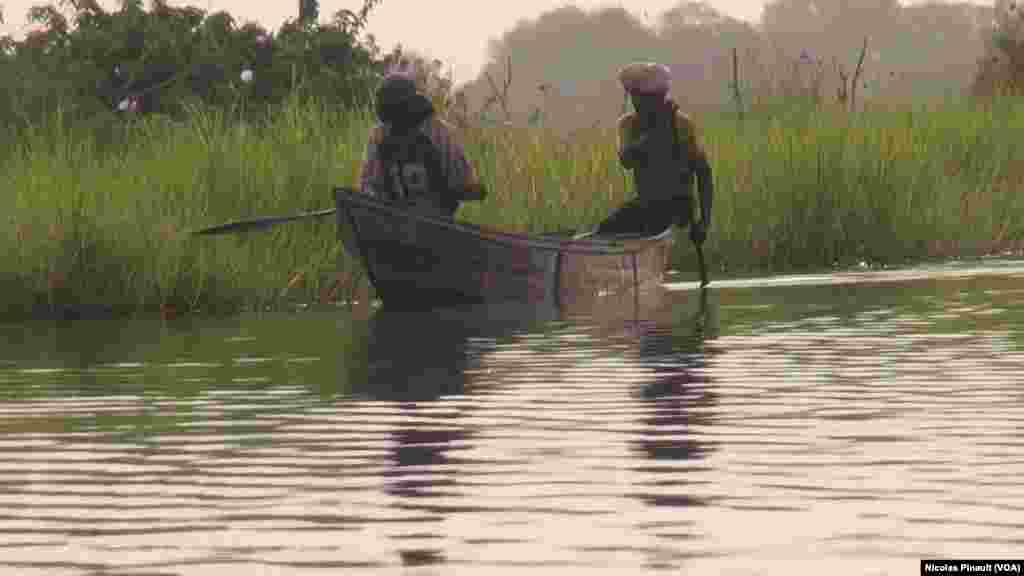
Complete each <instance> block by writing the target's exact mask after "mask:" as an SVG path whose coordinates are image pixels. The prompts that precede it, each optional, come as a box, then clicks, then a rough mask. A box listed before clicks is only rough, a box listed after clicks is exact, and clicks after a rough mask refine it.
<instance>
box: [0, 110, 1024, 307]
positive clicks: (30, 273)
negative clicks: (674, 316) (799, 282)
mask: <svg viewBox="0 0 1024 576" xmlns="http://www.w3.org/2000/svg"><path fill="white" fill-rule="evenodd" d="M696 120H697V122H698V124H699V126H700V127H701V139H702V141H703V142H704V145H705V147H706V149H707V150H708V153H709V155H710V157H711V162H712V167H713V169H714V174H715V187H716V198H715V210H714V223H713V228H712V231H711V234H710V237H709V240H708V244H707V256H708V261H709V263H710V264H711V265H712V267H713V268H714V269H715V270H716V274H717V275H718V276H721V275H722V274H731V273H739V272H746V271H753V270H757V271H785V270H794V269H815V268H822V267H829V266H833V265H836V264H839V265H846V264H849V263H853V262H858V261H862V260H867V261H872V262H880V263H895V262H899V261H903V260H905V259H914V258H924V257H931V256H950V255H954V254H980V253H985V252H992V251H998V250H1003V249H1008V248H1020V247H1022V244H1021V241H1022V240H1024V216H1022V214H1024V211H1022V210H1021V209H1022V208H1024V205H1022V201H1021V199H1020V195H1019V192H1020V190H1021V187H1022V183H1024V151H1018V149H1019V148H1018V147H1017V146H1016V145H1015V143H1016V140H1017V139H1018V135H1019V134H1020V133H1021V131H1022V128H1024V104H1022V102H1021V101H1020V99H1009V98H1007V99H1002V100H998V101H996V102H994V103H992V104H991V105H989V106H985V107H980V106H974V105H971V104H969V103H966V102H947V103H944V104H942V105H941V106H938V107H933V108H926V107H923V106H922V107H916V108H911V107H906V106H904V107H902V108H900V109H894V110H885V109H873V110H868V111H864V112H859V113H856V114H847V113H844V112H842V111H839V110H833V109H823V108H799V107H797V108H793V107H781V106H780V107H774V108H772V107H769V108H766V109H765V110H764V111H761V112H760V113H758V114H755V115H750V114H748V115H747V116H746V117H745V118H744V120H743V121H740V120H738V119H737V118H735V117H732V116H729V115H721V116H708V117H697V118H696ZM372 123H373V118H372V115H371V113H370V112H369V111H366V110H360V111H339V110H335V109H332V108H330V107H328V106H325V105H323V104H320V103H316V102H306V103H303V102H299V101H298V100H293V101H291V102H289V103H288V105H287V106H286V107H285V108H284V109H283V110H281V111H280V113H279V114H278V115H276V116H275V117H274V118H273V119H272V120H271V121H270V123H269V124H267V125H266V126H249V127H244V126H242V127H240V126H238V125H236V124H235V123H233V122H231V121H230V119H228V118H225V117H223V116H221V115H218V114H215V113H204V112H196V113H195V114H193V115H192V116H191V117H190V119H189V120H188V121H187V122H185V123H173V122H170V121H167V120H161V119H148V120H144V121H140V122H138V123H136V124H134V125H133V126H132V127H131V128H129V129H127V130H124V131H116V130H115V131H112V130H96V129H94V128H89V129H77V128H75V127H73V126H72V127H69V126H68V125H67V123H66V122H62V121H60V119H59V118H54V119H53V121H52V122H49V123H47V124H46V125H44V126H39V127H36V128H34V129H32V130H29V131H27V132H25V133H23V134H21V135H20V136H19V137H18V139H17V140H16V141H11V140H8V141H6V142H4V143H3V144H2V145H0V154H3V156H0V174H2V175H3V176H0V178H2V180H0V182H2V186H0V213H2V214H4V215H5V216H0V222H2V223H3V231H2V232H0V244H2V245H3V246H2V250H0V290H2V293H3V297H2V299H3V310H2V312H0V316H3V317H19V316H24V315H27V314H30V313H31V312H32V311H33V310H39V309H45V308H47V307H51V306H56V305H61V304H75V305H99V306H107V307H111V308H114V309H115V310H117V311H123V312H134V311H143V312H145V311H155V310H159V309H161V307H166V306H173V307H175V308H177V309H179V310H181V309H189V310H192V309H202V310H237V309H239V308H241V307H251V306H263V305H267V304H271V303H276V302H280V301H281V300H282V298H284V299H292V298H294V299H299V300H306V301H308V300H311V299H315V298H317V297H319V295H320V293H321V292H322V291H323V289H324V288H325V287H326V286H327V285H328V284H329V283H330V282H331V281H332V280H333V278H332V276H333V275H334V273H335V272H336V271H340V272H343V273H346V274H348V273H351V272H353V271H357V267H356V266H354V264H353V262H352V260H351V259H349V258H348V256H347V255H346V254H344V252H343V251H342V250H341V248H340V246H339V244H338V242H337V241H336V235H335V229H334V224H333V221H331V220H326V221H323V222H310V223H300V224H290V225H283V226H279V227H277V228H274V229H273V230H271V231H267V232H256V233H251V234H247V235H242V236H235V237H212V238H211V237H190V236H188V235H187V233H186V232H187V231H188V230H190V229H195V228H199V227H203V226H207V225H212V224H216V223H219V222H222V221H226V220H233V219H237V218H245V217H257V216H266V215H278V214H288V213H293V212H299V211H304V210H312V209H317V208H324V207H327V206H330V205H331V202H332V198H331V195H330V192H331V189H332V188H333V187H334V186H336V185H343V184H352V183H355V182H356V180H357V177H358V172H359V164H360V161H361V158H362V155H363V149H364V146H365V142H366V135H367V132H368V130H369V128H370V127H371V126H372ZM101 134H102V136H101ZM111 134H117V135H119V136H118V138H119V141H118V142H116V143H113V144H112V143H111V142H110V141H109V140H110V139H111ZM461 137H462V138H463V140H464V141H465V143H466V146H467V151H468V154H469V156H470V159H471V161H472V162H473V164H474V165H475V166H476V167H477V169H478V171H479V173H480V175H481V178H482V179H483V181H484V182H485V184H486V185H487V187H488V189H489V190H490V191H491V194H490V196H489V197H488V198H487V199H486V200H485V201H484V202H480V203H467V204H465V205H464V207H463V208H462V210H461V212H460V217H461V218H465V219H467V220H470V221H473V222H477V223H481V224H488V225H491V226H498V227H504V228H508V229H512V230H519V231H531V232H539V231H551V230H556V229H565V228H576V229H580V228H585V227H589V226H593V225H594V224H596V223H597V222H599V221H600V220H601V218H603V217H604V216H606V215H607V214H608V213H609V212H610V210H612V209H613V208H614V207H615V206H618V205H619V204H621V203H622V202H624V201H625V200H626V199H627V198H628V197H629V196H630V195H631V194H632V192H631V183H630V179H629V177H628V173H626V172H624V171H623V170H622V169H621V168H620V167H619V166H618V163H617V157H616V151H615V134H614V131H613V130H612V129H610V128H608V129H605V128H594V129H591V130H587V131H582V132H578V133H576V134H575V135H574V137H573V138H571V139H570V140H563V139H562V137H560V136H559V135H557V134H555V133H553V132H549V131H546V130H544V129H536V128H508V129H504V128H476V129H470V130H467V131H465V132H463V133H461ZM691 254H692V248H691V247H690V245H689V243H688V242H687V241H686V240H685V234H680V235H679V242H678V243H677V250H676V254H675V256H674V257H675V263H674V264H675V266H676V267H677V268H678V269H680V270H692V269H693V267H694V266H693V262H692V261H693V258H692V256H691ZM341 296H342V297H345V294H344V291H342V294H341Z"/></svg>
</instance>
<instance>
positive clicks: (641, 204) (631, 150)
mask: <svg viewBox="0 0 1024 576" xmlns="http://www.w3.org/2000/svg"><path fill="white" fill-rule="evenodd" d="M619 80H620V81H621V82H622V86H623V88H625V90H626V92H627V93H628V94H629V97H630V100H632V102H633V108H634V109H635V110H636V112H634V113H629V114H626V115H624V116H622V117H621V118H620V119H619V125H618V128H619V142H618V144H619V160H620V162H621V163H622V167H623V168H625V169H627V170H631V171H632V172H633V183H634V187H635V188H636V192H637V197H636V198H634V199H633V200H630V201H629V202H627V203H626V204H624V205H623V206H621V207H619V209H618V210H616V211H615V212H614V213H612V214H611V215H610V216H609V217H608V218H607V219H606V220H605V221H604V222H602V223H601V224H600V225H599V226H598V228H597V231H596V233H597V234H645V235H653V234H658V233H661V232H663V231H664V230H666V229H667V228H669V227H670V226H672V224H678V225H679V226H683V227H685V226H689V227H690V239H691V240H692V241H693V242H694V244H696V245H697V248H698V251H699V250H700V247H701V245H702V244H703V243H704V240H705V238H706V237H707V230H708V228H709V227H710V226H711V200H712V195H713V183H712V176H711V166H710V165H709V164H708V159H707V155H706V154H705V153H704V150H703V149H702V148H701V146H700V144H699V143H698V141H697V134H696V127H695V126H694V124H693V122H692V121H691V120H690V118H689V117H688V116H687V115H686V114H684V113H683V112H682V111H680V110H679V106H678V105H677V104H676V103H675V102H674V101H672V100H671V99H670V98H668V91H669V85H670V83H671V74H670V72H669V70H668V68H667V67H665V66H663V65H661V64H654V63H635V64H631V65H629V66H627V67H625V68H624V69H622V71H621V72H620V73H619ZM694 176H696V177H697V181H698V188H699V190H700V215H701V218H700V220H699V221H694V220H693V195H692V192H691V190H692V188H693V179H694Z"/></svg>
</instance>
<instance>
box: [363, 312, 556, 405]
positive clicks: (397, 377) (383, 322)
mask: <svg viewBox="0 0 1024 576" xmlns="http://www.w3.org/2000/svg"><path fill="white" fill-rule="evenodd" d="M558 317H559V315H558V310H557V309H556V308H555V307H554V306H551V305H544V304H540V305H531V304H525V303H519V302H501V303H495V304H490V305H484V304H476V305H472V306H456V307H448V308H439V309H435V310H431V311H409V310H395V309H389V308H386V307H385V308H381V309H380V310H377V311H376V312H375V313H374V314H373V316H371V317H370V319H369V321H368V340H367V350H366V363H367V364H366V368H367V373H366V374H365V375H360V376H358V377H356V378H354V379H353V380H352V381H353V386H354V390H353V391H354V392H355V393H356V394H358V395H364V396H369V397H372V398H375V399H381V400H410V399H415V400H428V399H436V398H439V397H441V396H445V395H450V394H460V393H462V392H464V388H465V383H466V372H467V370H468V371H472V365H473V364H474V361H475V359H476V358H478V357H479V356H480V355H482V354H484V353H485V352H486V351H487V350H488V349H490V348H491V347H493V346H494V345H496V343H497V341H498V340H500V339H504V338H509V337H512V336H514V335H516V334H522V333H527V332H536V330H538V329H540V327H542V326H543V325H544V324H546V323H548V322H551V321H554V320H557V319H558Z"/></svg>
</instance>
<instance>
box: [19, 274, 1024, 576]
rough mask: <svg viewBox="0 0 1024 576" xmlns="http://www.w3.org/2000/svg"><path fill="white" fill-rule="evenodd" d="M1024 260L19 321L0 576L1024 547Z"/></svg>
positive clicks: (620, 568) (634, 570)
mask: <svg viewBox="0 0 1024 576" xmlns="http://www.w3.org/2000/svg"><path fill="white" fill-rule="evenodd" d="M1022 304H1024V266H1021V265H1019V263H1015V262H989V263H985V264H983V265H980V264H974V265H956V266H944V267H933V268H928V269H921V270H916V271H914V272H912V273H908V272H905V271H903V272H886V273H881V275H879V274H874V275H865V274H862V275H852V276H851V275H831V276H817V277H801V278H783V279H778V278H776V279H768V280H749V281H742V282H740V281H735V282H731V283H730V282H719V283H717V285H714V284H713V288H712V290H710V291H709V292H707V293H706V298H705V299H703V301H702V299H701V297H700V293H699V292H697V291H695V290H694V289H693V286H692V285H691V284H687V283H670V284H668V285H667V289H666V290H665V291H663V292H662V291H659V292H655V293H652V294H647V295H645V296H644V297H643V298H642V299H640V301H634V300H632V299H624V300H622V301H618V302H609V303H607V304H604V305H601V306H598V307H596V308H593V307H590V308H588V307H587V306H579V307H577V308H578V309H574V310H571V311H569V312H566V313H562V314H560V313H559V312H558V311H556V310H548V309H528V308H522V307H515V306H509V307H505V308H501V309H497V310H491V311H489V312H488V313H487V314H482V313H481V312H480V311H479V310H452V311H446V312H443V313H432V314H400V313H389V312H388V311H387V310H383V309H382V310H376V311H374V310H366V309H361V310H356V311H355V312H349V311H346V310H334V311H320V312H304V313H297V314H275V315H262V316H246V317H242V318H233V319H227V320H224V319H222V320H216V319H183V320H179V321H175V322H171V323H162V322H145V321H137V322H135V321H133V322H124V321H119V322H84V321H83V322H74V323H59V324H54V323H34V324H25V325H6V326H0V343H2V348H0V485H2V487H3V489H2V490H0V573H2V574H17V575H36V574H40V575H41V574H46V575H50V574H74V575H86V574H88V575H97V576H98V575H100V574H103V575H122V574H124V575H127V574H132V575H142V574H146V575H157V574H159V575H170V574H182V575H186V574H187V575H192V574H197V575H200V574H216V575H217V576H222V575H223V574H339V573H344V574H348V573H366V574H522V573H525V572H527V571H528V572H529V573H542V574H547V573H552V574H554V573H559V574H562V573H573V572H586V573H588V574H590V573H594V574H660V573H665V574H679V573H689V574H779V573H784V571H786V573H797V574H801V573H803V574H812V573H813V574H819V573H823V570H828V571H830V572H831V573H834V574H909V573H917V571H918V561H919V559H921V558H924V557H957V558H962V557H980V558H999V557H1020V555H1021V554H1020V551H1021V550H1024V520H1022V518H1024V480H1022V473H1024V403H1022V399H1024V387H1022V384H1021V382H1022V381H1024V353H1022V343H1024V330H1022V328H1021V326H1024V323H1022V320H1024V307H1022Z"/></svg>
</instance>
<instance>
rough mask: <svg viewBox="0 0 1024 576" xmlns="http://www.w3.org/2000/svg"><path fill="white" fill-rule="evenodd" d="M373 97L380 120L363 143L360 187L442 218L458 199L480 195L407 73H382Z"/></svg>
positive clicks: (458, 149) (447, 130)
mask: <svg viewBox="0 0 1024 576" xmlns="http://www.w3.org/2000/svg"><path fill="white" fill-rule="evenodd" d="M376 100H377V106H376V108H377V117H378V119H379V120H380V124H378V125H377V126H375V127H374V128H373V129H372V131H371V132H370V138H369V142H368V143H367V147H366V157H365V160H364V163H363V168H362V174H361V188H362V192H363V193H365V194H369V195H371V196H374V197H377V198H380V199H383V200H386V201H388V202H393V203H395V204H398V205H401V206H403V207H407V208H412V209H414V210H417V211H421V212H425V213H428V214H432V215H437V216H444V217H448V218H452V217H454V215H455V211H456V210H458V208H459V204H460V202H462V201H463V200H482V199H483V198H484V197H485V196H486V192H485V190H484V187H483V186H482V185H481V184H480V183H479V181H478V180H477V178H476V175H475V174H474V172H473V168H472V166H470V165H469V162H468V161H467V160H466V155H465V152H464V151H463V149H462V146H461V145H460V144H459V142H457V141H456V140H455V138H454V135H453V133H452V128H451V126H449V125H448V123H446V122H445V121H444V120H442V119H440V118H438V117H437V115H436V114H435V111H434V106H433V104H432V103H431V102H430V99H429V98H427V97H426V96H423V95H422V94H420V93H419V92H417V90H416V83H415V82H414V81H413V80H412V79H411V78H409V77H407V76H405V75H402V74H390V75H388V77H387V78H385V80H384V82H383V84H382V85H381V87H380V88H379V89H378V90H377V95H376Z"/></svg>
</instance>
